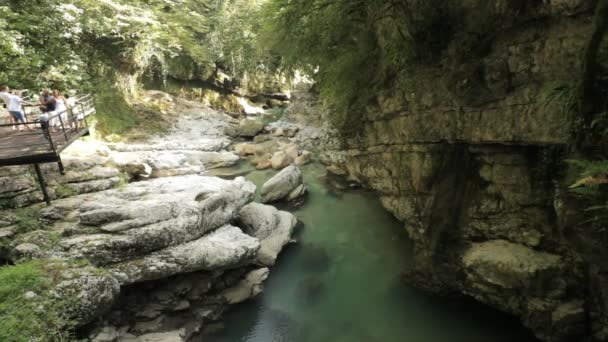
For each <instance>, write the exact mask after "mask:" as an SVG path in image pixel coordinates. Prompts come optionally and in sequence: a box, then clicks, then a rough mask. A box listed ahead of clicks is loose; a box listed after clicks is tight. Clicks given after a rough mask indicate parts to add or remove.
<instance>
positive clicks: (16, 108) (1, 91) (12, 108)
mask: <svg viewBox="0 0 608 342" xmlns="http://www.w3.org/2000/svg"><path fill="white" fill-rule="evenodd" d="M8 91H9V88H8V87H7V86H5V85H0V99H2V100H3V101H4V103H5V104H6V109H8V112H9V114H10V115H11V116H12V117H13V118H14V119H15V120H16V122H21V123H24V124H26V125H19V131H22V130H23V126H25V128H27V129H28V130H30V131H31V130H32V129H31V128H30V126H29V125H27V120H26V118H25V114H24V113H23V111H22V110H21V103H22V102H24V101H23V100H22V99H21V98H20V97H19V96H17V95H13V94H10V93H9V92H8Z"/></svg>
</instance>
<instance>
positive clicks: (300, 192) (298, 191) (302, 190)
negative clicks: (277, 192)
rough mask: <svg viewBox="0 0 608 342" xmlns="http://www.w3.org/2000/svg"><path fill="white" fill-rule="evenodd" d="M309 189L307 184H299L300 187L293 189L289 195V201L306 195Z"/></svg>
mask: <svg viewBox="0 0 608 342" xmlns="http://www.w3.org/2000/svg"><path fill="white" fill-rule="evenodd" d="M307 191H308V190H307V189H306V185H304V184H300V185H298V187H296V188H295V189H293V191H292V192H290V193H289V195H287V200H288V201H295V200H297V199H299V198H301V197H303V196H304V195H306V192H307Z"/></svg>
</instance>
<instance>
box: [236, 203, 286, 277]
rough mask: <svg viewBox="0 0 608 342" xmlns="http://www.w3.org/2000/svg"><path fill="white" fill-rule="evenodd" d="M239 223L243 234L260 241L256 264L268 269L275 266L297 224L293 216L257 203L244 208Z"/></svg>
mask: <svg viewBox="0 0 608 342" xmlns="http://www.w3.org/2000/svg"><path fill="white" fill-rule="evenodd" d="M239 221H240V222H241V224H242V226H243V231H244V232H245V233H247V234H249V235H251V236H253V237H256V238H257V239H259V240H260V244H261V247H260V251H259V253H258V256H257V259H256V260H257V262H258V263H259V264H261V265H264V266H269V267H270V266H273V265H274V264H275V262H276V259H277V256H278V255H279V253H280V252H281V250H282V249H283V247H284V246H285V245H287V244H288V243H289V241H290V240H291V236H292V235H293V230H294V228H295V226H296V224H297V219H296V217H295V216H294V215H293V214H291V213H288V212H285V211H278V210H277V209H276V208H275V207H272V206H269V205H263V204H259V203H250V204H248V205H246V206H244V207H243V209H241V212H240V217H239Z"/></svg>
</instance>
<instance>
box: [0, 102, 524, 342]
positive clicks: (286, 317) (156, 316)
mask: <svg viewBox="0 0 608 342" xmlns="http://www.w3.org/2000/svg"><path fill="white" fill-rule="evenodd" d="M148 96H149V97H150V98H153V99H156V101H162V102H164V103H165V107H166V108H171V110H174V111H175V112H174V114H175V116H176V117H179V120H177V122H176V123H175V127H174V128H173V130H172V131H170V132H168V133H167V134H165V135H163V136H157V137H151V138H149V139H147V140H145V141H138V142H127V143H124V142H123V143H101V142H99V141H86V142H81V143H79V144H77V145H76V146H75V147H74V148H73V149H71V150H69V151H67V153H66V155H65V162H66V166H67V168H68V173H67V174H66V175H65V176H60V175H57V174H55V173H54V172H53V170H52V167H53V166H49V167H47V168H46V170H45V171H46V173H47V174H48V175H50V176H51V177H50V179H51V189H52V191H51V193H52V195H54V196H55V197H57V199H56V200H55V202H54V203H53V205H52V206H51V207H41V206H39V205H33V206H30V207H29V209H28V210H32V212H31V214H30V216H28V220H29V221H25V220H24V218H23V217H20V216H19V215H17V214H16V213H18V212H19V210H18V211H13V210H10V211H3V212H2V215H3V216H2V217H3V219H2V220H0V221H4V223H3V224H2V225H3V228H1V231H2V232H3V235H2V237H1V238H0V239H2V240H1V241H2V243H3V244H2V245H3V254H2V255H3V257H4V259H5V260H6V261H7V262H9V263H16V264H21V265H24V264H27V263H28V262H31V261H29V260H34V261H36V260H42V261H43V262H47V261H49V260H67V261H68V262H69V264H70V265H72V266H69V267H62V268H61V270H62V271H61V272H59V274H63V272H64V270H67V273H66V276H65V277H64V276H63V275H62V276H60V277H59V279H60V281H58V282H56V283H55V284H51V285H50V286H51V290H50V291H49V292H45V293H35V292H33V291H24V293H25V292H27V293H29V292H33V293H34V295H32V294H29V295H28V296H29V297H31V298H34V299H30V300H32V303H33V304H34V303H37V302H36V300H38V299H35V298H39V299H40V300H45V301H46V300H51V301H55V302H60V301H63V298H64V297H62V296H61V292H57V291H54V290H53V287H57V286H59V284H63V286H72V285H74V284H87V286H86V287H82V289H81V291H80V292H78V293H74V292H66V294H69V295H70V296H71V297H73V298H78V299H79V300H77V301H76V302H69V303H70V304H69V305H68V307H69V308H70V309H71V311H68V312H64V314H66V315H67V316H68V317H70V321H69V322H70V324H68V325H66V328H70V327H73V328H78V329H76V330H75V331H77V333H78V335H79V336H81V337H87V338H89V339H91V340H92V341H96V342H102V341H104V342H107V341H149V340H154V339H156V340H162V341H196V340H198V339H200V338H201V336H203V335H204V336H205V337H204V338H205V339H206V340H211V341H267V340H268V339H269V338H271V337H272V338H275V337H276V338H280V339H287V340H292V341H321V340H340V339H342V340H353V339H357V338H363V339H364V340H366V341H367V340H369V341H373V340H383V341H391V340H401V339H402V338H405V337H408V338H410V339H419V340H421V341H427V340H436V341H443V340H445V341H447V340H450V341H457V340H459V339H460V340H465V338H467V337H468V338H469V339H468V340H467V341H476V340H479V341H484V340H488V339H492V340H497V341H498V340H499V339H500V338H504V340H505V341H508V340H513V339H518V340H522V341H528V340H529V341H533V340H534V339H533V338H532V337H531V335H530V334H529V333H528V332H527V331H525V330H523V329H521V328H520V327H519V326H518V325H517V323H516V322H514V321H513V320H512V319H510V318H508V317H505V316H502V315H498V314H496V313H495V312H493V311H492V310H490V309H487V308H482V307H479V306H476V305H472V304H471V303H470V302H466V301H465V302H461V301H457V302H451V301H449V300H442V299H433V298H431V297H429V296H427V295H425V294H422V293H420V292H418V291H416V290H413V289H412V288H410V287H408V286H407V285H406V281H407V279H404V276H403V274H405V273H407V271H408V270H410V269H412V268H413V266H414V264H413V263H414V260H413V258H412V250H411V249H412V242H411V241H410V240H409V238H408V234H407V231H406V230H404V229H403V227H402V224H401V223H400V222H399V221H397V220H396V219H394V218H393V217H392V216H391V215H390V214H389V213H387V212H386V211H385V210H384V209H383V208H382V207H381V206H380V203H379V201H378V199H377V198H376V195H375V194H374V193H370V192H367V191H365V190H361V189H358V190H357V189H352V187H353V186H355V185H356V184H355V183H354V182H352V181H349V180H346V179H344V178H342V177H339V176H336V175H333V174H331V173H328V172H327V171H326V168H325V167H324V166H322V165H320V164H319V163H317V162H315V159H316V155H317V153H318V152H319V147H320V146H321V145H320V140H321V139H322V130H321V129H319V128H315V127H308V126H306V125H304V124H302V123H301V122H300V123H293V122H286V121H284V120H281V118H280V117H276V116H273V117H272V118H271V117H259V116H255V115H253V116H249V117H246V118H240V119H235V118H234V117H232V116H229V115H225V114H223V113H221V112H216V111H214V110H211V109H210V108H208V107H205V106H202V105H200V104H198V103H196V102H192V101H186V100H183V99H179V98H175V97H172V96H169V95H166V94H163V93H159V92H149V94H148ZM270 118H271V119H270ZM276 120H279V121H276ZM292 163H296V164H298V165H300V169H301V170H302V172H303V184H300V185H302V187H300V186H299V183H298V184H291V185H290V186H293V187H294V189H296V188H297V189H299V190H298V191H297V193H298V198H297V200H296V201H294V202H291V203H281V204H278V208H279V210H282V211H277V210H276V209H274V208H273V207H271V206H262V205H261V204H255V205H253V204H249V203H251V202H259V201H261V200H262V199H263V197H262V193H261V192H262V191H261V189H263V188H264V184H266V183H267V182H268V181H269V180H270V179H271V178H273V177H275V176H276V175H277V174H280V173H281V174H282V173H284V172H279V170H281V169H282V168H284V167H286V166H288V165H290V164H292ZM286 170H287V169H285V170H284V171H286ZM334 171H335V170H334ZM4 172H10V175H12V176H15V177H16V178H13V180H15V179H16V180H17V184H23V186H22V187H21V188H15V187H12V188H10V187H7V188H3V192H2V195H3V196H5V198H8V197H9V196H12V197H11V198H12V199H13V202H12V203H14V204H19V205H20V206H21V205H27V204H28V203H32V202H36V201H37V197H36V194H37V191H36V189H35V187H34V186H33V184H29V183H28V181H29V179H28V178H27V175H26V173H27V172H23V169H19V168H11V169H10V170H9V171H4ZM10 175H8V176H5V177H7V179H8V177H10ZM296 180H297V177H296ZM6 184H8V183H6ZM13 184H14V183H13ZM294 191H295V190H294ZM283 192H285V191H283ZM292 192H293V191H291V189H288V190H287V192H285V193H286V194H287V193H289V194H290V195H291V193H292ZM303 193H307V195H306V196H304V197H302V196H301V195H302V194H303ZM14 199H17V200H14ZM294 215H295V216H294ZM296 219H297V221H298V222H299V224H298V225H297V226H296ZM27 222H30V223H31V222H34V223H35V224H30V227H29V228H23V227H22V226H23V225H24V223H27ZM283 248H286V251H285V252H281V250H282V249H283ZM269 253H270V254H269ZM279 254H280V256H279ZM275 262H276V265H277V266H275V267H273V266H274V265H275ZM275 270H276V272H277V274H276V276H275V275H274V273H275ZM85 271H86V272H85ZM404 272H405V273H404ZM43 276H44V275H43ZM64 278H65V279H64ZM268 278H269V279H270V280H269V282H268V287H266V286H265V283H266V281H267V279H268ZM93 280H95V281H93ZM265 287H266V289H265ZM24 293H21V294H18V295H19V296H25V294H24ZM58 293H59V294H58ZM264 293H265V294H264ZM260 295H262V297H261V298H259V299H257V300H256V301H253V302H251V303H250V304H244V306H242V305H237V304H239V303H242V302H246V301H248V300H249V299H251V298H255V297H258V296H260ZM23 300H25V299H23ZM235 305H236V306H235ZM226 315H227V316H226ZM224 317H227V319H226V320H224ZM480 322H481V323H480ZM329 323H331V324H329ZM438 326H443V327H444V328H442V329H437V327H438ZM362 336H363V337H362ZM471 338H472V340H471Z"/></svg>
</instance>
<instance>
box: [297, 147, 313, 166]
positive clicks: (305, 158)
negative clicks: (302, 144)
mask: <svg viewBox="0 0 608 342" xmlns="http://www.w3.org/2000/svg"><path fill="white" fill-rule="evenodd" d="M311 161H312V153H311V152H309V151H302V154H301V155H299V156H298V157H297V158H296V159H295V164H296V166H303V165H306V164H308V163H310V162H311Z"/></svg>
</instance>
